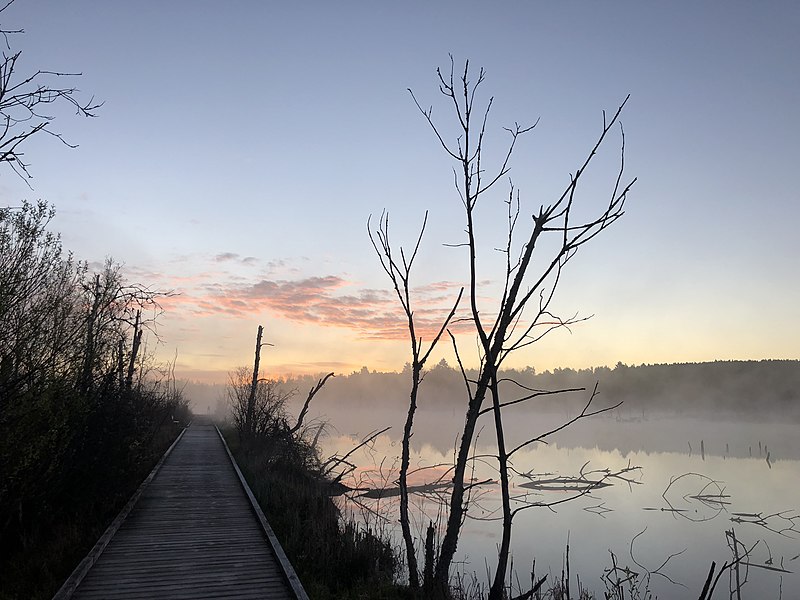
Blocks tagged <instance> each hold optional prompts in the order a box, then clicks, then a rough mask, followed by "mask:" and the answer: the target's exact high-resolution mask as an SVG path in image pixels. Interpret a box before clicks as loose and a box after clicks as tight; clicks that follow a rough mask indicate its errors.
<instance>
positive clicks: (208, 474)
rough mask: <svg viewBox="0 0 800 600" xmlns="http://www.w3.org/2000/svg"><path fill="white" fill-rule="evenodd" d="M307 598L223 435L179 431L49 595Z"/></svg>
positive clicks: (58, 598)
mask: <svg viewBox="0 0 800 600" xmlns="http://www.w3.org/2000/svg"><path fill="white" fill-rule="evenodd" d="M101 598H102V599H133V598H140V599H144V600H151V599H154V598H187V599H188V598H240V599H245V598H248V599H250V598H286V599H289V598H296V599H299V600H308V596H307V594H306V592H305V590H304V589H303V586H302V584H301V582H300V580H299V579H298V577H297V574H296V573H295V571H294V569H293V568H292V565H291V563H290V562H289V560H288V558H287V557H286V554H285V552H284V551H283V549H282V548H281V545H280V543H279V542H278V540H277V538H276V537H275V534H274V532H273V531H272V528H271V527H270V525H269V523H268V522H267V520H266V518H265V516H264V513H263V512H262V511H261V508H260V507H259V505H258V502H257V501H256V499H255V496H254V495H253V492H252V490H251V489H250V486H249V485H248V484H247V482H246V481H245V479H244V477H243V476H242V473H241V470H240V469H239V467H238V465H237V464H236V461H235V460H234V459H233V455H232V454H231V452H230V449H229V448H228V445H227V443H226V442H225V439H224V437H223V436H222V433H221V432H220V431H219V429H218V428H217V427H216V426H213V425H211V424H196V423H195V424H192V425H191V426H190V427H188V428H187V429H185V430H184V431H183V432H181V434H180V435H179V436H178V438H177V439H176V440H175V442H174V443H173V444H172V445H171V446H170V448H169V449H168V450H167V451H166V452H165V453H164V455H163V456H162V457H161V459H160V460H159V462H158V464H157V465H156V466H155V467H154V468H153V470H152V471H151V473H150V474H149V475H148V477H147V478H146V479H145V481H144V482H142V484H141V485H140V486H139V488H138V489H137V491H136V492H135V493H134V495H133V496H132V497H131V499H130V500H129V501H128V503H127V504H126V505H125V507H124V508H123V509H122V511H121V512H120V514H119V515H117V517H116V518H115V519H114V521H113V522H112V524H111V525H110V526H109V527H108V529H107V530H106V531H105V533H104V534H103V535H102V536H101V538H100V539H99V540H98V542H97V544H95V546H94V547H93V548H92V550H90V552H89V554H88V555H87V556H86V557H85V558H84V559H83V560H82V561H81V562H80V564H79V565H78V566H77V567H76V569H75V571H73V573H72V575H70V577H69V578H68V579H67V581H66V582H65V583H64V585H63V586H62V587H61V589H60V590H59V591H58V592H57V593H56V595H55V596H54V598H53V600H69V599H73V600H89V599H92V600H94V599H101Z"/></svg>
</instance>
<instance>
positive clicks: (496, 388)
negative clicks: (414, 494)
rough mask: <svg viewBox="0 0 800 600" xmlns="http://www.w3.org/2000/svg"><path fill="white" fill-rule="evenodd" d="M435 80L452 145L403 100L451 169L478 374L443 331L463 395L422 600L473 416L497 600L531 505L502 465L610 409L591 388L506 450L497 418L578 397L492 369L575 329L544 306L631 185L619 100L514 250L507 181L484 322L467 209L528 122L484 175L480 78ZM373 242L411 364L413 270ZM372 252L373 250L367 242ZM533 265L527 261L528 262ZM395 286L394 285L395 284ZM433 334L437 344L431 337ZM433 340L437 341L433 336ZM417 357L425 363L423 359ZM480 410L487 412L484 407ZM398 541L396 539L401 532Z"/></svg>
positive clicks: (513, 208) (455, 496)
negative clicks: (481, 452) (494, 492)
mask: <svg viewBox="0 0 800 600" xmlns="http://www.w3.org/2000/svg"><path fill="white" fill-rule="evenodd" d="M437 75H438V79H439V89H440V91H441V93H442V94H443V95H444V97H445V99H446V102H447V103H448V104H449V106H450V108H451V110H452V112H453V113H454V115H455V121H456V128H457V129H458V135H457V136H456V139H455V140H454V141H452V142H449V141H447V140H446V139H445V136H444V135H443V134H442V133H441V130H440V128H439V125H438V124H437V123H436V122H434V120H433V118H432V109H430V108H429V109H424V108H423V107H422V106H421V105H420V103H419V102H418V101H417V98H416V96H415V95H414V93H413V92H412V91H411V90H409V92H410V93H411V96H412V98H413V100H414V102H415V104H416V106H417V108H418V109H419V110H420V112H421V113H422V115H423V117H424V118H425V120H426V121H427V123H428V124H429V126H430V127H431V129H432V131H433V133H434V134H435V136H436V138H437V140H438V141H439V143H440V144H441V146H442V148H443V149H444V150H445V152H446V153H447V155H448V156H449V157H450V158H451V159H453V161H454V162H455V166H454V174H455V186H456V189H457V192H458V194H459V197H460V199H461V204H462V206H463V209H464V216H465V220H466V227H465V233H466V240H465V241H464V242H463V243H459V244H455V245H454V246H456V247H463V248H466V250H467V261H468V269H469V279H468V284H467V290H468V296H469V314H470V317H469V320H470V321H471V322H472V324H473V325H474V331H475V333H476V336H477V340H478V348H479V368H478V370H477V376H476V377H472V378H471V377H469V376H468V375H467V371H466V369H465V366H464V363H463V361H462V358H461V356H460V353H459V349H458V345H457V343H456V338H455V336H454V335H453V334H452V332H449V330H448V332H449V333H450V337H451V339H452V342H453V346H454V350H455V353H456V358H457V361H458V365H459V368H460V370H461V374H462V377H463V381H464V385H465V389H466V394H467V409H466V415H465V420H464V427H463V430H462V433H461V439H460V441H459V444H458V450H457V454H456V460H455V464H454V468H453V485H452V490H451V493H450V498H449V502H448V507H447V512H446V514H447V522H446V525H445V530H444V535H443V537H442V539H441V544H440V546H439V550H438V556H437V557H436V565H435V570H434V573H433V576H432V578H431V584H430V585H431V587H430V588H429V589H428V590H427V591H426V594H427V595H428V596H436V597H446V596H447V595H448V586H449V577H450V568H451V565H452V562H453V558H454V555H455V553H456V549H457V545H458V539H459V535H460V531H461V526H462V524H463V522H464V519H465V518H466V517H467V513H468V510H469V493H470V490H471V489H472V485H471V482H470V481H469V480H468V478H467V471H468V465H469V464H470V453H471V448H472V445H473V441H474V439H475V433H476V428H477V425H478V419H479V417H480V416H481V415H484V414H489V413H491V414H492V415H493V419H494V429H495V436H496V442H497V454H496V459H497V461H498V471H499V475H500V484H501V494H502V538H501V543H500V546H499V550H498V564H497V568H496V571H495V574H494V577H493V581H492V585H491V591H490V598H492V599H496V600H499V599H500V598H502V597H503V595H504V593H505V589H504V581H505V575H506V572H507V569H508V557H509V552H510V543H511V531H512V521H513V518H514V516H515V515H516V514H517V513H518V512H519V510H523V509H524V508H527V507H529V506H532V504H523V505H520V506H515V505H514V500H513V499H512V497H511V482H510V475H511V471H512V468H513V467H512V462H511V461H512V458H513V457H514V455H515V454H516V453H517V452H519V451H520V450H522V449H523V448H526V447H528V446H529V445H531V444H534V443H537V442H541V441H543V440H545V439H546V437H547V436H549V435H552V434H554V433H556V432H557V431H559V430H560V429H562V428H563V427H565V426H567V425H568V424H570V423H572V422H574V421H575V420H577V419H582V418H586V417H589V416H592V415H594V414H597V413H598V412H603V411H605V410H610V409H611V408H613V407H608V408H604V409H598V410H594V409H592V408H591V405H592V402H593V400H594V398H595V396H596V393H597V390H596V388H595V390H594V392H593V393H591V395H590V396H589V399H588V401H587V402H586V404H585V407H584V409H583V410H582V411H581V412H580V413H579V414H578V415H577V416H576V417H575V418H574V419H572V420H570V422H569V423H567V424H565V425H564V426H563V427H559V428H556V429H554V430H551V431H549V432H546V433H544V434H541V435H538V436H535V437H532V438H530V439H527V440H523V441H521V442H519V443H511V444H509V443H508V442H507V440H506V437H505V433H504V428H503V409H506V408H508V407H511V406H513V405H517V404H520V403H522V402H526V401H528V400H531V399H533V398H537V397H539V396H541V395H543V394H552V393H556V392H559V391H562V392H565V391H572V392H576V391H583V390H532V389H529V388H525V386H521V385H519V384H517V383H516V382H513V381H508V380H505V379H504V378H503V377H502V376H501V373H500V369H501V367H502V365H503V363H504V362H505V361H506V359H507V358H508V357H509V356H510V355H511V354H512V353H514V352H516V351H518V350H520V349H522V348H525V347H527V346H529V345H531V344H533V343H536V342H538V341H539V340H541V339H542V338H543V337H544V336H545V335H547V334H548V333H550V332H551V331H554V330H556V329H559V328H564V327H569V326H570V325H573V324H575V323H577V322H579V321H582V320H584V318H581V317H578V316H577V315H575V316H572V317H567V318H564V317H560V316H558V315H556V314H555V313H554V311H553V310H551V303H552V300H553V298H554V294H555V290H556V288H557V286H558V283H559V281H560V278H561V274H562V270H563V268H564V267H565V265H566V264H567V263H568V262H569V261H570V260H571V259H572V258H573V257H574V256H575V255H576V254H577V252H578V250H579V249H580V248H581V247H582V246H583V245H584V244H586V243H588V242H589V241H591V240H592V239H594V237H595V236H597V235H598V234H599V233H600V232H601V231H603V230H605V229H606V228H608V227H609V226H610V225H612V224H613V223H614V222H616V221H617V219H619V218H620V217H621V216H622V215H623V207H624V204H625V200H626V197H627V194H628V192H629V191H630V189H631V186H632V185H633V184H634V182H635V179H633V180H630V181H629V182H627V183H624V182H623V173H624V150H625V146H624V139H625V138H624V132H623V130H622V127H621V125H619V117H620V114H621V112H622V110H623V108H624V106H625V103H626V102H627V98H625V100H624V101H623V102H622V103H621V105H620V106H619V107H618V109H617V110H616V111H615V112H614V114H613V115H612V116H611V118H610V119H609V118H607V117H606V114H605V112H604V113H603V122H602V128H601V131H600V134H599V135H598V137H597V138H596V140H595V143H594V144H593V146H592V147H591V150H590V151H589V153H588V155H587V156H586V158H585V159H584V160H583V161H582V163H581V164H580V165H579V167H578V169H577V170H576V171H575V173H574V174H571V175H570V176H569V180H568V183H567V185H566V186H565V189H564V190H563V192H562V193H561V194H560V195H559V196H558V197H557V198H556V199H555V201H554V202H553V203H551V204H549V205H542V206H540V207H539V209H538V210H537V211H536V212H534V213H533V215H532V227H531V229H530V230H529V231H528V232H526V233H524V238H523V241H522V243H521V244H520V243H519V242H517V239H516V235H517V233H518V228H519V227H520V220H519V216H520V194H519V191H518V190H517V189H516V188H515V187H514V185H513V183H511V182H510V181H509V191H508V195H507V198H506V200H505V207H504V211H505V218H506V220H507V236H506V238H505V240H504V242H503V245H502V248H501V251H502V252H503V253H504V255H505V269H504V273H503V275H502V278H503V282H504V283H503V288H502V294H501V296H500V298H499V302H498V304H497V305H496V307H494V309H493V310H492V311H491V312H488V313H486V312H481V310H480V308H479V298H478V282H479V281H481V279H483V278H486V277H485V274H479V269H478V261H477V257H478V246H477V243H476V237H477V232H478V229H479V220H478V218H477V217H476V209H477V207H478V206H479V204H480V203H481V200H482V199H483V198H484V196H485V195H486V194H487V192H489V191H490V190H492V189H493V188H494V187H496V184H498V182H501V181H503V180H505V179H506V177H507V176H508V174H509V172H510V161H511V157H512V154H513V152H514V148H515V146H516V143H517V141H518V140H519V139H520V137H521V136H523V135H525V134H527V133H529V132H531V131H532V130H533V129H534V127H535V126H536V123H534V125H531V126H527V127H526V126H521V125H519V124H515V125H514V126H513V127H511V128H507V129H506V131H507V132H508V134H509V135H510V140H509V143H508V145H507V147H506V150H505V152H504V154H502V155H501V157H500V160H499V161H498V162H497V164H496V166H495V167H494V169H493V170H492V169H490V168H487V166H486V164H485V161H484V156H483V150H484V139H485V134H486V127H487V122H488V117H489V113H490V110H491V106H492V99H489V100H488V102H486V103H485V104H483V105H481V104H480V103H479V101H478V100H477V94H478V91H479V88H480V86H481V84H482V83H483V81H484V76H485V73H484V71H483V69H480V70H479V72H478V74H477V77H476V78H475V79H474V80H472V79H471V73H470V68H469V62H466V63H465V65H464V70H463V73H462V74H460V75H459V76H457V75H456V73H455V65H454V62H453V59H452V57H451V61H450V69H449V73H448V74H443V73H442V71H441V70H437ZM616 126H619V131H620V138H621V151H620V155H621V157H622V158H621V160H620V165H619V169H618V171H617V172H616V174H615V175H614V176H613V177H612V181H611V184H610V193H609V195H608V196H607V197H606V198H605V199H604V200H602V202H601V204H600V206H599V207H598V208H597V209H595V210H594V212H593V213H592V212H591V209H589V214H590V216H589V217H588V218H583V219H580V220H579V219H577V218H575V217H574V216H573V212H574V207H575V206H576V203H577V200H578V191H579V184H580V183H581V182H582V181H583V176H584V174H585V173H586V171H587V169H588V167H589V166H590V164H591V163H592V160H593V158H594V157H595V156H596V154H597V152H598V150H599V149H600V147H601V145H603V143H604V142H605V141H606V138H607V137H608V136H609V134H610V133H611V132H612V130H613V129H614V128H615V127H616ZM581 189H582V188H581ZM581 212H582V214H586V212H587V210H582V211H581ZM423 229H424V228H423ZM378 233H379V234H380V235H379V238H378V239H379V242H380V245H379V246H377V245H376V250H377V251H378V254H379V256H381V261H382V265H383V267H384V270H385V271H386V272H387V273H388V274H389V276H390V279H391V280H392V281H393V283H394V284H395V290H396V292H397V294H398V297H399V298H400V302H401V305H402V306H403V308H404V311H405V313H406V316H407V318H408V321H409V324H408V326H409V332H410V337H411V339H412V357H413V358H414V359H415V360H416V357H417V356H418V351H417V350H416V347H415V343H416V341H415V340H416V335H415V333H414V323H413V312H412V311H411V308H410V305H411V304H410V299H409V297H408V287H407V279H408V273H409V270H410V267H411V263H412V262H413V261H409V262H408V263H406V261H405V257H404V255H403V254H402V253H401V258H402V259H403V260H402V263H401V265H399V266H398V265H395V264H394V263H393V261H392V260H391V253H390V250H391V248H390V246H389V244H388V223H387V225H386V226H385V228H384V227H383V222H382V227H381V228H379V230H378ZM373 245H375V240H374V239H373ZM418 246H419V241H418V242H417V246H416V247H415V251H414V253H412V258H413V256H414V255H415V254H416V248H417V247H418ZM534 257H535V258H536V261H534ZM403 276H404V277H405V278H404V277H403ZM398 281H399V282H400V284H401V285H398ZM459 297H460V295H459ZM450 319H452V313H451V314H450V316H448V317H447V320H446V321H445V324H444V328H447V327H448V322H449V321H450ZM439 335H441V332H440V334H439ZM436 340H438V336H437V337H436ZM423 356H424V357H427V354H425V355H423ZM412 364H413V363H412ZM412 371H413V370H412ZM501 384H503V385H501ZM417 387H418V381H417V375H412V393H415V390H416V389H417ZM509 387H510V388H512V389H516V390H522V393H521V394H518V395H517V396H515V397H513V398H511V399H508V398H506V397H505V396H504V392H503V390H505V389H507V388H509ZM487 401H488V403H489V406H488V407H485V404H486V403H487ZM415 405H416V398H415V396H412V401H411V404H410V410H409V419H407V427H408V424H409V422H410V420H413V412H414V407H415ZM404 440H405V436H404ZM403 520H404V518H403V517H401V523H403ZM405 520H406V521H407V516H405ZM404 538H406V532H405V529H404ZM406 547H407V549H408V547H409V542H408V539H406ZM412 577H413V575H412ZM412 581H413V580H412Z"/></svg>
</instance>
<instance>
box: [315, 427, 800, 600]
mask: <svg viewBox="0 0 800 600" xmlns="http://www.w3.org/2000/svg"><path fill="white" fill-rule="evenodd" d="M558 417H559V416H558V415H555V416H553V417H552V418H553V419H554V420H555V419H557V418H558ZM514 426H516V427H517V428H519V429H521V430H522V429H523V428H524V425H523V424H520V423H517V424H514ZM545 426H546V425H545ZM448 427H450V425H449V424H446V423H444V422H443V423H441V424H440V425H439V426H438V427H435V426H434V424H433V423H431V422H430V421H427V422H426V423H425V424H424V425H423V426H422V427H420V431H428V430H431V429H437V430H438V431H439V432H440V435H439V437H438V438H437V437H436V436H433V439H432V438H431V436H427V437H428V439H426V440H421V438H422V437H425V436H422V435H419V436H417V437H415V438H414V439H415V442H416V444H415V453H414V456H413V464H414V465H415V470H414V471H413V472H412V473H411V475H410V476H409V482H410V484H411V485H413V486H415V491H416V492H417V493H415V494H414V495H413V496H412V502H413V510H414V528H415V530H416V533H417V536H418V538H419V539H424V528H425V527H426V526H427V524H428V522H429V521H431V520H432V521H434V522H436V521H437V519H440V517H441V515H442V506H443V503H444V502H446V500H447V497H448V488H447V481H448V474H449V468H450V465H452V462H453V450H452V448H453V444H452V438H450V436H448V435H447V434H448V433H449V430H448ZM792 429H794V428H793V427H791V426H789V427H785V426H783V425H774V424H763V423H762V424H736V423H732V422H731V423H722V424H719V423H715V424H713V426H712V424H710V423H708V422H697V421H692V422H682V421H679V420H675V419H671V420H650V421H649V422H639V423H632V422H617V421H616V420H614V419H605V420H601V421H600V422H599V423H598V422H597V420H594V421H593V422H592V423H590V424H588V425H587V423H581V424H580V426H579V427H575V428H573V429H572V430H570V431H568V432H566V434H565V435H562V436H559V438H558V440H557V442H556V443H552V444H550V445H540V446H538V447H536V448H532V449H528V450H525V451H520V452H519V453H517V455H515V460H514V465H513V466H514V479H513V484H514V488H513V490H512V493H513V494H514V497H515V498H516V501H517V503H518V505H530V506H531V509H530V510H522V511H521V512H519V513H518V515H517V517H516V518H515V525H514V533H513V540H512V551H513V556H514V564H515V565H516V567H515V568H516V569H517V571H518V573H519V576H520V579H521V580H523V581H527V580H529V579H530V566H531V565H532V564H533V560H534V558H535V560H536V563H535V564H536V569H537V575H541V574H542V573H543V572H547V570H548V569H550V570H552V573H553V574H552V575H551V578H552V577H555V576H556V574H558V576H560V573H561V569H562V565H563V562H564V551H565V547H566V543H567V540H568V539H569V540H570V569H571V572H572V573H573V574H575V573H578V574H580V578H581V582H582V585H583V586H584V587H586V588H589V589H591V590H594V591H595V592H596V593H597V595H598V597H602V590H603V589H605V586H604V583H603V581H602V577H603V575H604V570H605V571H606V574H607V575H608V574H609V573H608V572H609V570H613V568H614V567H613V565H614V564H616V565H617V566H618V567H619V568H621V566H623V565H624V566H628V567H630V568H631V569H632V570H633V571H635V572H637V573H639V574H640V575H641V576H643V577H644V576H647V577H648V582H649V586H650V589H651V590H652V591H653V592H654V593H655V594H656V595H657V596H658V597H661V598H673V597H676V598H683V597H698V596H699V595H700V590H701V589H702V588H703V583H704V581H705V579H706V575H707V574H708V569H709V567H710V565H711V561H716V563H717V567H718V568H719V567H720V565H722V564H723V563H724V562H726V561H727V562H730V561H731V560H733V559H734V557H735V554H734V553H736V554H738V555H740V556H739V559H740V561H741V572H740V577H741V578H742V580H744V581H746V583H744V585H743V587H742V593H743V597H749V598H778V597H779V595H780V594H782V597H783V598H800V581H798V579H800V578H799V577H798V576H797V575H796V574H795V573H794V571H795V570H797V568H798V566H800V558H799V556H800V541H798V537H799V536H800V534H798V531H799V530H800V511H799V510H798V509H800V495H799V494H798V492H800V461H798V460H795V459H794V458H792V459H787V458H784V457H796V456H797V455H798V448H797V444H796V442H794V431H792ZM389 433H390V434H391V432H389ZM522 433H523V434H524V431H523V432H522ZM488 437H491V436H488ZM448 438H450V439H449V441H447V440H448ZM648 441H652V442H653V446H654V448H655V449H648V448H647V442H648ZM759 443H760V447H759ZM326 444H327V449H326V450H327V451H328V452H329V453H333V452H339V453H340V454H343V453H345V452H347V451H348V450H349V449H350V448H352V446H353V445H354V438H353V437H351V436H347V435H334V436H332V437H330V438H329V439H328V440H327V442H326ZM690 445H691V446H693V447H694V450H692V449H691V448H687V446H690ZM665 446H669V448H668V449H665ZM698 448H701V451H700V452H697V449H698ZM770 453H771V456H770ZM399 454H400V446H399V443H398V442H397V440H396V439H394V438H392V437H390V435H383V436H381V437H379V438H378V439H376V440H375V441H374V443H373V444H372V445H371V446H370V447H369V448H368V449H365V450H364V451H362V452H361V453H360V455H359V456H358V457H355V456H352V457H351V460H353V459H355V460H354V462H355V464H357V466H358V468H357V469H356V470H355V471H354V472H353V473H352V475H351V478H350V480H349V482H348V484H349V485H351V486H352V487H353V488H360V489H362V490H368V489H372V490H375V489H378V488H381V489H389V488H393V487H394V486H395V485H396V478H397V468H398V466H399V459H398V456H399ZM475 454H476V459H475V460H474V461H473V463H472V467H473V471H472V474H471V476H472V478H473V481H474V482H475V484H476V485H475V486H474V487H473V488H472V490H471V497H470V505H469V512H468V514H469V517H470V518H469V519H468V520H467V521H466V523H465V525H464V529H463V534H462V538H461V541H460V543H459V556H458V560H459V561H460V564H461V568H462V569H464V570H465V571H467V572H469V571H470V570H472V571H475V572H477V573H479V575H480V576H483V574H484V573H486V565H487V564H488V565H489V567H490V568H491V565H492V564H493V562H494V559H495V553H496V547H497V544H498V543H499V539H500V528H499V525H498V522H497V520H498V519H499V517H500V495H499V489H498V487H497V485H496V484H494V483H493V482H490V481H489V480H492V479H495V478H496V471H495V467H496V462H495V461H494V460H493V458H492V451H491V446H490V445H489V444H484V443H482V440H481V439H480V438H479V441H478V444H477V445H476V452H475ZM767 456H770V459H769V460H767ZM779 457H781V458H779ZM599 483H602V485H599ZM370 496H371V497H370ZM567 499H569V501H568V502H567V501H566V500H567ZM396 505H397V497H396V496H394V495H392V494H390V493H389V494H383V495H380V494H375V493H374V492H373V493H372V494H367V495H358V494H357V493H356V494H353V501H352V502H348V503H347V508H348V510H351V511H352V512H354V514H356V515H358V517H359V518H361V519H363V520H364V521H366V522H368V523H369V524H370V526H371V527H378V528H382V529H383V530H385V531H393V528H394V527H395V523H396V522H397V512H396V511H397V506H396ZM732 536H735V541H732ZM612 556H613V558H612ZM612 561H613V562H612ZM543 565H547V567H543ZM612 574H613V573H612ZM727 585H728V581H727V573H726V574H725V575H724V576H723V577H722V579H721V580H720V583H719V585H718V588H717V593H716V594H715V597H723V596H725V595H726V594H725V593H723V592H724V591H725V590H723V589H722V588H723V587H725V588H726V587H727Z"/></svg>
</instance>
